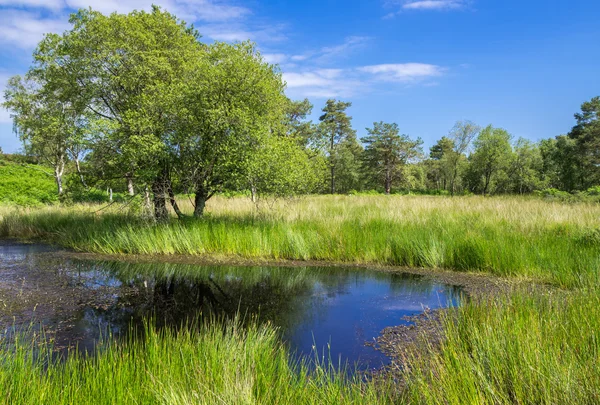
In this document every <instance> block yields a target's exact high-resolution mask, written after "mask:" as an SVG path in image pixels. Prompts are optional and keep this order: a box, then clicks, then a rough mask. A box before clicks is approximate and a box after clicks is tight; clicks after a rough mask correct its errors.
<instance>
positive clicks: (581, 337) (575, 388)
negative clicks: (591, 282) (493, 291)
mask: <svg viewBox="0 0 600 405" xmlns="http://www.w3.org/2000/svg"><path fill="white" fill-rule="evenodd" d="M444 326H445V334H446V339H445V340H444V341H443V343H442V346H441V349H439V350H437V349H434V348H433V347H431V346H430V347H429V349H428V350H429V353H428V354H429V355H428V356H418V357H415V358H413V359H412V361H410V362H409V366H408V367H409V368H410V378H409V379H408V380H407V381H408V385H407V389H406V391H405V393H404V397H405V400H406V402H407V403H416V404H444V405H450V404H598V403H600V368H599V366H598V365H599V364H600V336H599V332H598V331H600V295H598V294H597V292H577V293H571V294H568V295H567V294H560V295H558V296H539V295H538V296H531V295H526V294H524V293H517V294H514V295H511V296H509V297H505V298H503V299H500V300H493V299H490V300H489V301H487V302H484V303H479V304H475V303H469V304H466V305H465V306H463V307H462V308H459V309H458V310H457V313H456V314H452V315H451V316H450V315H448V316H447V317H446V319H445V320H444ZM403 372H406V370H403Z"/></svg>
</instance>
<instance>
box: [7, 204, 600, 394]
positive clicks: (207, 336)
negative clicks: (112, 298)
mask: <svg viewBox="0 0 600 405" xmlns="http://www.w3.org/2000/svg"><path fill="white" fill-rule="evenodd" d="M182 205H184V206H186V205H187V207H185V208H186V209H187V210H188V212H189V210H190V206H189V204H186V201H185V200H184V201H182ZM97 209H98V208H97V207H89V206H77V207H73V208H68V209H65V208H57V207H52V208H45V209H41V210H40V209H25V210H19V211H16V210H15V209H9V208H4V209H1V210H0V236H3V237H17V238H41V239H43V240H47V241H53V242H58V243H61V244H63V245H65V246H68V247H72V248H75V249H77V250H82V251H93V252H100V253H115V254H127V253H138V254H162V255H175V254H190V255H203V254H216V255H235V256H238V257H240V256H241V257H246V258H266V259H297V260H313V259H316V260H329V261H342V262H353V263H382V264H394V265H405V266H423V267H432V268H448V269H453V270H457V271H480V272H487V273H491V274H494V275H500V276H506V277H516V278H526V279H533V280H541V281H545V282H548V283H551V284H554V285H555V286H559V287H567V288H568V289H567V290H552V292H541V290H540V291H538V290H534V291H533V292H532V291H529V292H520V291H516V292H512V293H507V294H506V295H505V296H504V295H503V296H500V297H490V298H489V299H482V300H479V299H478V300H473V301H470V302H467V303H465V304H464V305H463V306H462V307H460V308H458V309H456V310H452V311H451V312H448V313H447V314H446V315H445V316H444V317H443V321H442V322H443V324H444V333H445V336H444V339H442V341H441V343H440V344H439V345H437V344H433V343H430V341H429V340H428V337H427V336H423V338H422V339H423V340H422V347H421V351H420V352H419V354H418V355H415V356H414V357H411V358H409V361H408V363H406V364H405V365H404V366H403V367H402V368H400V369H398V370H397V374H396V375H397V377H398V378H399V379H401V381H402V384H401V385H399V386H398V387H394V386H392V385H390V382H389V381H384V382H383V385H378V384H375V383H374V382H371V383H368V382H364V381H360V380H359V379H350V380H349V379H347V377H345V376H344V375H343V374H340V373H336V372H335V371H334V370H333V369H331V368H330V366H328V365H326V364H321V366H320V367H318V368H317V370H316V371H315V372H314V373H311V372H308V371H307V369H306V368H304V369H303V371H300V372H298V369H297V368H294V367H292V366H290V365H289V354H288V353H286V350H285V348H284V347H283V346H281V344H280V343H278V342H279V340H278V339H277V337H276V332H275V331H273V330H272V328H271V329H269V327H268V326H261V327H258V326H256V327H250V328H249V329H247V330H241V329H239V328H236V327H235V325H233V324H230V325H229V326H228V327H227V328H226V330H225V333H223V329H218V330H217V329H210V328H209V329H207V330H206V331H204V332H203V333H201V334H199V335H191V334H187V332H183V333H181V334H178V335H173V334H169V333H171V332H155V331H150V333H148V337H147V340H146V342H145V343H135V342H131V343H130V344H128V345H125V346H123V347H119V346H115V347H111V348H109V349H108V350H107V351H106V352H104V353H102V354H100V355H99V356H98V357H97V358H96V359H88V360H84V359H80V358H79V359H77V358H75V357H73V359H72V360H68V361H67V362H66V363H64V364H56V365H52V366H51V367H46V365H45V364H44V363H43V362H41V363H40V362H36V361H32V357H31V350H30V349H29V348H27V347H23V348H22V349H19V350H21V351H20V352H18V355H17V356H14V355H12V354H10V353H8V352H2V355H0V390H2V391H3V392H9V393H10V395H12V396H9V397H7V398H9V399H10V400H12V399H17V400H15V401H13V402H12V403H15V402H16V403H19V402H21V403H28V401H29V403H40V401H36V398H42V399H43V400H44V401H47V403H86V401H88V400H89V399H90V398H92V399H94V400H95V402H100V403H103V402H102V401H104V402H106V403H127V401H129V402H132V403H156V402H158V403H175V404H177V403H236V404H237V403H240V404H244V403H261V404H262V403H281V404H286V403H292V402H294V403H298V404H305V403H307V404H311V403H356V404H360V403H369V404H371V403H384V404H385V403H407V404H408V403H410V404H465V403H468V404H557V403H560V404H591V403H600V370H599V369H598V364H600V339H599V336H598V331H599V330H600V294H599V291H600V290H599V288H598V284H599V283H598V281H599V270H600V206H599V205H597V204H589V203H576V204H565V203H560V202H552V201H550V202H548V201H543V200H540V199H535V198H523V197H497V198H482V197H458V198H443V197H412V196H404V197H399V196H391V197H382V196H373V197H371V196H360V197H358V196H355V197H329V196H327V197H307V198H303V199H301V200H298V201H294V202H287V203H283V202H280V203H278V204H276V205H275V206H274V208H273V209H272V210H263V211H256V210H255V208H254V207H253V205H251V203H249V202H248V201H246V200H244V199H240V198H234V199H225V198H217V199H215V200H212V201H211V202H210V205H209V211H208V215H207V217H206V218H204V219H202V220H197V221H196V220H186V221H177V220H173V221H170V222H169V223H166V224H153V223H150V222H148V221H144V220H142V219H140V218H139V217H136V216H131V215H128V214H125V213H121V212H115V211H112V212H107V211H108V210H106V211H102V213H101V214H93V213H92V211H93V210H97ZM44 370H45V371H44ZM15 387H16V388H15ZM107 387H108V388H107ZM399 387H402V388H399ZM8 388H10V390H8ZM104 390H108V391H107V393H108V394H105V396H104V397H103V396H102V393H103V392H105V391H104ZM36 393H41V394H43V396H39V397H38V396H36ZM17 394H18V395H22V396H21V397H18V396H15V395H17ZM2 398H3V397H2ZM63 398H66V399H63ZM98 398H100V399H98ZM113 398H116V399H113ZM10 400H7V401H8V402H10ZM134 400H137V402H135V401H134ZM0 401H2V399H0ZM61 401H63V402H61ZM119 401H120V402H119ZM42 403H43V401H42Z"/></svg>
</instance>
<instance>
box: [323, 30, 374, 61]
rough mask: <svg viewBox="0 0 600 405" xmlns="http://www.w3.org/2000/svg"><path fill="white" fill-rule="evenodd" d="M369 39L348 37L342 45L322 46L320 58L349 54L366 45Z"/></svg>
mask: <svg viewBox="0 0 600 405" xmlns="http://www.w3.org/2000/svg"><path fill="white" fill-rule="evenodd" d="M369 39H370V38H369V37H361V36H351V37H347V38H346V39H345V40H344V42H343V43H342V44H340V45H335V46H329V47H324V48H321V50H320V52H319V59H321V60H327V59H333V58H339V57H345V56H348V54H350V53H351V52H353V51H354V50H356V49H358V48H361V47H362V46H364V45H365V44H366V43H367V41H368V40H369Z"/></svg>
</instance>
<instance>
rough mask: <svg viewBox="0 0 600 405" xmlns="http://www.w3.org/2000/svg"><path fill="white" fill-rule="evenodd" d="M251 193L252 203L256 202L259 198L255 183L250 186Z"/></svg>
mask: <svg viewBox="0 0 600 405" xmlns="http://www.w3.org/2000/svg"><path fill="white" fill-rule="evenodd" d="M250 194H251V198H252V203H253V204H256V200H257V196H256V186H254V185H252V186H250Z"/></svg>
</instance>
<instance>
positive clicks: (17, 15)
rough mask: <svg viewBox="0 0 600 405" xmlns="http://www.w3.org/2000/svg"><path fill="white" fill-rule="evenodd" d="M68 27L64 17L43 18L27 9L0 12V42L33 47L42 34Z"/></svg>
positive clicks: (25, 47) (24, 47)
mask: <svg viewBox="0 0 600 405" xmlns="http://www.w3.org/2000/svg"><path fill="white" fill-rule="evenodd" d="M68 27H69V24H68V22H67V20H66V19H60V20H59V19H52V18H44V17H41V16H40V14H39V13H35V12H29V11H22V10H3V11H2V13H0V43H3V44H10V45H14V46H17V47H19V48H22V49H29V48H33V47H35V46H36V45H37V43H38V42H39V41H40V40H41V39H42V37H43V36H44V34H47V33H51V32H62V31H64V30H66V29H67V28H68Z"/></svg>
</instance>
